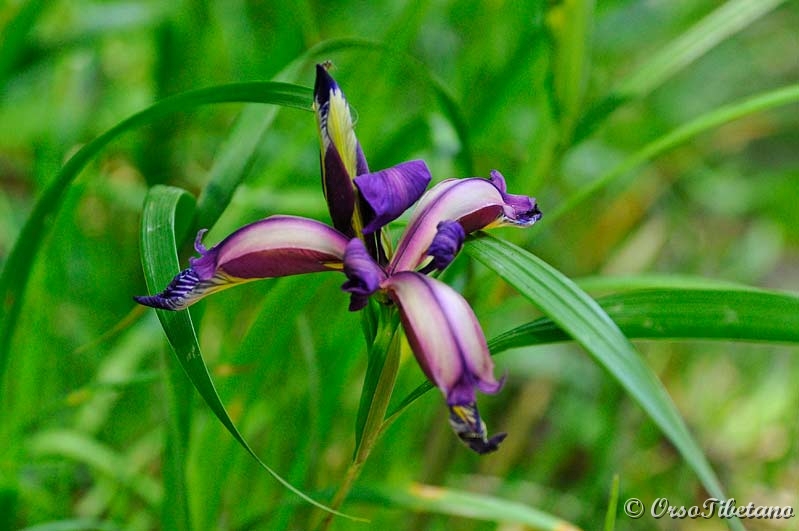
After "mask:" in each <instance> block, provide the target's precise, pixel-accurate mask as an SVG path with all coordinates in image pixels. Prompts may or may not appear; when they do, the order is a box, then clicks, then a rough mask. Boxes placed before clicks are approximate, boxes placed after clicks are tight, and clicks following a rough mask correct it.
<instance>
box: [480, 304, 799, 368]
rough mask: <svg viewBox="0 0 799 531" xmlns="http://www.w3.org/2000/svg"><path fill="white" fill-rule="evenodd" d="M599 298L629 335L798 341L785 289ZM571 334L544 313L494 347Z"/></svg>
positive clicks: (794, 307)
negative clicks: (778, 290)
mask: <svg viewBox="0 0 799 531" xmlns="http://www.w3.org/2000/svg"><path fill="white" fill-rule="evenodd" d="M597 303H599V305H600V306H601V307H602V309H604V310H605V311H606V312H607V314H608V315H609V316H610V317H611V319H613V321H614V322H615V323H616V324H617V325H618V326H619V328H620V329H621V330H622V332H624V335H626V336H627V337H628V338H630V339H719V340H727V341H768V342H774V343H799V297H796V296H794V295H789V294H784V293H777V292H766V291H756V290H752V291H744V290H739V289H736V290H708V289H702V290H700V289H697V290H682V289H652V290H641V291H633V292H629V293H622V294H617V295H610V296H608V297H603V298H601V299H598V300H597ZM570 339H571V337H570V336H569V335H568V334H567V333H566V332H564V331H563V330H562V329H561V328H559V327H558V326H557V325H556V324H555V323H554V322H553V321H552V320H550V319H547V318H542V319H537V320H535V321H533V322H530V323H527V324H524V325H521V326H519V327H517V328H514V329H513V330H509V331H507V332H505V333H503V334H501V335H499V336H497V337H495V338H494V339H493V340H492V341H491V352H492V353H493V354H497V353H499V352H502V351H505V350H508V349H511V348H517V347H521V346H530V345H537V344H542V343H553V342H557V341H568V340H570Z"/></svg>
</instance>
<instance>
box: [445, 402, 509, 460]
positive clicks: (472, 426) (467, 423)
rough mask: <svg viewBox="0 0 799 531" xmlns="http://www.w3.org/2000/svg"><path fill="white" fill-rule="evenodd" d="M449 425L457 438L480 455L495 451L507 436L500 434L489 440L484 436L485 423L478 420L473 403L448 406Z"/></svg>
mask: <svg viewBox="0 0 799 531" xmlns="http://www.w3.org/2000/svg"><path fill="white" fill-rule="evenodd" d="M449 424H450V426H451V427H452V429H453V431H455V434H456V435H457V436H458V438H459V439H460V440H461V441H463V443H464V444H465V445H466V446H468V447H469V448H471V449H472V450H473V451H475V452H477V453H478V454H480V455H484V454H488V453H491V452H495V451H497V449H498V448H499V445H500V443H501V442H502V441H504V440H505V437H507V436H508V434H507V433H504V432H502V433H497V434H496V435H493V436H492V437H490V438H489V437H488V436H487V435H486V425H485V422H483V420H482V419H481V418H480V413H479V412H478V411H477V404H475V403H474V402H471V403H469V404H465V405H459V406H450V408H449Z"/></svg>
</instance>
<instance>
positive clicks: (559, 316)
mask: <svg viewBox="0 0 799 531" xmlns="http://www.w3.org/2000/svg"><path fill="white" fill-rule="evenodd" d="M466 250H467V252H468V254H469V255H470V256H472V257H474V258H476V259H477V260H479V261H480V262H482V263H483V264H484V265H485V266H486V267H488V268H489V269H491V270H493V271H494V272H496V273H497V274H498V275H499V276H500V277H502V278H503V279H505V280H506V281H507V282H508V283H509V284H511V285H512V286H513V287H515V288H516V289H517V290H518V291H519V293H521V294H522V295H523V296H524V297H526V298H528V299H529V300H530V302H532V303H533V304H534V305H536V306H538V307H539V308H540V309H541V311H542V312H544V314H546V315H547V316H548V317H549V318H550V319H552V321H553V322H555V323H557V324H558V326H559V327H561V328H562V329H563V330H565V331H566V332H567V333H568V334H569V335H571V336H572V337H573V338H574V340H575V341H577V342H578V343H579V344H580V345H581V346H582V347H583V348H584V349H585V350H586V352H588V353H589V354H590V355H591V356H592V357H593V358H594V359H595V360H596V361H597V362H598V363H599V364H601V365H602V366H603V367H605V369H606V370H607V371H608V373H609V374H610V375H611V376H613V377H614V378H615V379H616V380H617V381H618V382H619V383H620V384H621V386H622V387H623V388H624V389H625V390H626V391H627V392H628V393H629V394H630V395H631V396H632V397H633V398H634V399H635V400H636V401H637V402H638V403H639V405H640V406H641V407H642V408H643V409H644V411H645V412H646V413H647V414H648V415H649V416H650V418H651V419H652V421H653V422H654V423H655V424H657V425H658V426H659V427H660V429H661V430H662V431H663V433H664V434H665V435H666V437H668V438H669V440H671V442H672V443H673V444H674V446H675V447H676V448H677V449H678V450H679V451H680V453H681V454H682V456H683V458H684V459H685V460H686V462H687V463H688V465H689V466H690V467H691V468H692V469H693V470H694V472H695V473H696V474H697V476H698V477H699V479H700V480H701V482H702V484H703V485H704V487H705V488H706V489H707V491H708V492H709V493H711V494H712V495H713V496H716V497H717V498H719V499H725V498H726V497H725V496H724V492H723V490H722V488H721V483H720V482H719V480H718V478H717V477H716V474H715V472H714V471H713V469H712V468H711V467H710V464H709V463H708V461H707V458H706V457H705V455H704V453H703V452H702V450H701V448H700V447H699V445H698V444H697V443H696V442H695V441H694V438H693V436H692V435H691V433H690V432H689V431H688V428H687V427H686V425H685V422H684V421H683V419H682V417H681V416H680V414H679V412H678V411H677V408H676V406H675V405H674V403H673V402H672V401H671V398H670V397H669V395H668V393H667V392H666V390H665V389H664V387H663V385H662V384H661V383H660V381H659V380H658V379H657V376H655V374H654V373H653V372H652V370H651V369H650V368H649V367H647V365H646V364H645V363H644V362H643V361H642V360H641V357H640V356H639V354H638V353H637V352H636V350H635V348H634V347H633V346H632V344H630V342H629V340H628V339H627V338H626V337H625V336H624V334H622V332H621V331H620V330H619V328H618V326H616V324H615V323H614V322H613V321H612V320H611V319H610V317H608V315H607V314H606V313H605V312H604V311H603V310H602V308H601V307H600V306H599V305H598V304H597V303H596V301H594V299H592V298H591V297H589V296H588V295H587V294H586V293H585V292H583V291H582V290H581V289H580V288H579V287H577V285H576V284H575V283H574V282H572V281H571V280H569V279H568V278H567V277H565V276H564V275H562V274H561V273H560V272H558V271H557V270H556V269H554V268H553V267H551V266H550V265H548V264H547V263H545V262H544V261H542V260H541V259H539V258H538V257H536V256H534V255H532V254H530V253H529V252H527V251H525V250H524V249H521V248H519V247H517V246H515V245H513V244H511V243H508V242H504V241H502V240H497V239H495V238H493V237H490V236H482V237H478V238H474V239H473V240H472V241H470V242H469V244H468V245H467V247H466ZM730 525H731V526H735V527H737V528H739V529H741V526H740V521H737V520H735V521H730Z"/></svg>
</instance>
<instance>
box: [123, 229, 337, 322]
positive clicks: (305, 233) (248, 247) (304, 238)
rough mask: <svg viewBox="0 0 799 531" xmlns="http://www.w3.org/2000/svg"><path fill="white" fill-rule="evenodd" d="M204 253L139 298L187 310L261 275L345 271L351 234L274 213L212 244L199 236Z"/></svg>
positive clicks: (146, 302)
mask: <svg viewBox="0 0 799 531" xmlns="http://www.w3.org/2000/svg"><path fill="white" fill-rule="evenodd" d="M203 232H204V231H200V233H199V234H198V238H197V241H195V249H197V252H199V253H200V255H201V256H200V257H199V258H191V259H189V264H190V266H189V267H188V268H187V269H185V270H183V271H181V272H180V273H179V274H178V275H177V276H176V277H175V278H174V279H173V280H172V282H171V283H170V284H169V286H167V288H166V289H165V290H164V291H163V292H161V293H159V294H157V295H152V296H146V297H134V299H135V300H136V301H137V302H139V303H140V304H144V305H145V306H152V307H153V308H161V309H164V310H182V309H183V308H187V307H188V306H190V305H192V304H194V303H195V302H197V301H198V300H200V299H201V298H203V297H205V296H207V295H210V294H211V293H215V292H217V291H220V290H223V289H226V288H229V287H232V286H235V285H237V284H240V283H242V282H249V281H252V280H258V279H262V278H273V277H283V276H289V275H297V274H301V273H313V272H316V271H331V270H338V271H340V270H341V269H342V267H343V259H344V253H345V250H346V247H347V241H348V240H347V238H346V237H345V236H344V235H343V234H341V233H340V232H338V231H337V230H335V229H333V228H331V227H328V226H327V225H325V224H324V223H321V222H319V221H315V220H312V219H306V218H299V217H294V216H272V217H269V218H266V219H263V220H261V221H256V222H255V223H251V224H249V225H245V226H244V227H242V228H240V229H238V230H237V231H235V232H234V233H232V234H231V235H230V236H228V237H227V238H225V239H224V240H222V241H221V242H220V243H219V244H217V245H215V246H214V247H212V248H211V249H205V247H203V245H202V243H201V242H200V238H201V237H202V234H203Z"/></svg>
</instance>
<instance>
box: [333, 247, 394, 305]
mask: <svg viewBox="0 0 799 531" xmlns="http://www.w3.org/2000/svg"><path fill="white" fill-rule="evenodd" d="M344 274H345V275H347V281H346V282H345V283H344V284H343V285H342V286H341V289H343V290H344V291H346V292H348V293H349V294H350V311H351V312H355V311H358V310H360V309H361V308H363V307H364V306H366V302H367V300H368V298H369V296H370V295H371V294H372V293H374V292H375V291H377V290H378V289H379V288H380V283H381V282H383V281H384V280H385V279H386V273H385V272H384V271H383V268H382V267H380V266H379V265H377V263H376V262H375V261H374V260H373V259H372V257H371V256H370V255H369V252H368V251H367V250H366V246H365V245H364V244H363V242H362V241H361V240H359V239H358V238H353V239H352V240H350V242H349V243H348V244H347V250H346V251H345V252H344Z"/></svg>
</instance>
